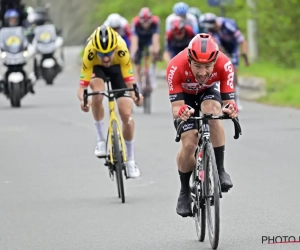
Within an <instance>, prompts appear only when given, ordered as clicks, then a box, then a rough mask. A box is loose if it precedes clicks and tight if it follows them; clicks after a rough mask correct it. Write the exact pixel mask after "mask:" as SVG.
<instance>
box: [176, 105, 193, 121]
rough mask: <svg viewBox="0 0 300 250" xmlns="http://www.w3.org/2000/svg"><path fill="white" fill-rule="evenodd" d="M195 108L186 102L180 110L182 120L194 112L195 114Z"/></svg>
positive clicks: (179, 114)
mask: <svg viewBox="0 0 300 250" xmlns="http://www.w3.org/2000/svg"><path fill="white" fill-rule="evenodd" d="M194 112H195V110H194V109H193V108H191V109H189V106H188V105H186V104H184V105H183V106H181V108H180V109H179V110H178V116H179V118H180V119H181V120H183V121H186V120H187V119H188V118H190V116H191V115H192V114H194Z"/></svg>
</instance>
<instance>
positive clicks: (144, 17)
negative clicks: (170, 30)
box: [139, 7, 152, 21]
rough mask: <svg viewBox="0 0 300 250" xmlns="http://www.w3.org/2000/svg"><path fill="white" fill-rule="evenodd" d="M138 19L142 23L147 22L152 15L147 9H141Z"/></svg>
mask: <svg viewBox="0 0 300 250" xmlns="http://www.w3.org/2000/svg"><path fill="white" fill-rule="evenodd" d="M139 17H140V19H141V20H143V21H148V20H149V19H150V18H151V17H152V13H151V11H150V9H149V8H148V7H143V8H141V10H140V12H139Z"/></svg>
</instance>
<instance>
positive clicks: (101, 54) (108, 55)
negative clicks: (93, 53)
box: [97, 50, 115, 58]
mask: <svg viewBox="0 0 300 250" xmlns="http://www.w3.org/2000/svg"><path fill="white" fill-rule="evenodd" d="M114 52H115V51H114V50H113V51H110V52H108V53H101V52H98V51H97V55H98V56H99V57H101V58H103V57H106V56H107V57H110V56H111V55H112V54H113V53H114Z"/></svg>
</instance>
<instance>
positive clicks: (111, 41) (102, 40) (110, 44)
mask: <svg viewBox="0 0 300 250" xmlns="http://www.w3.org/2000/svg"><path fill="white" fill-rule="evenodd" d="M91 38H92V45H93V47H94V49H95V50H96V51H98V52H100V53H108V52H111V51H113V50H114V49H115V48H116V47H117V43H118V41H117V33H116V32H115V31H114V30H113V29H112V28H111V27H109V26H106V25H101V26H100V27H98V28H97V29H96V30H95V31H94V33H93V34H92V37H91Z"/></svg>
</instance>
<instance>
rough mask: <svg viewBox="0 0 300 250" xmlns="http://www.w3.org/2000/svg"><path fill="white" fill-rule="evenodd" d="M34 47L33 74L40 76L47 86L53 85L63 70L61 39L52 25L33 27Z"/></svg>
mask: <svg viewBox="0 0 300 250" xmlns="http://www.w3.org/2000/svg"><path fill="white" fill-rule="evenodd" d="M33 43H34V45H35V46H36V51H37V54H36V58H35V62H34V63H35V65H34V67H35V72H36V75H37V77H38V78H39V76H40V75H41V76H42V77H43V79H44V80H45V81H46V83H47V84H53V81H54V79H55V78H56V76H57V75H58V74H59V73H60V72H61V71H62V69H63V58H64V57H63V38H62V37H60V36H58V34H57V33H56V29H55V26H54V25H53V24H44V25H40V26H37V27H35V30H34V42H33Z"/></svg>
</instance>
